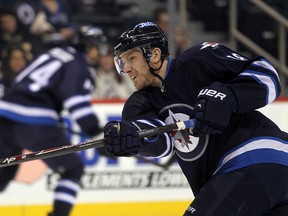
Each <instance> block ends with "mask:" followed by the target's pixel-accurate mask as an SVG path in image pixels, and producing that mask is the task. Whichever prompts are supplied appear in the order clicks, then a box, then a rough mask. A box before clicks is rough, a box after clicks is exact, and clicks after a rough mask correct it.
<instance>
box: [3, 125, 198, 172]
mask: <svg viewBox="0 0 288 216" xmlns="http://www.w3.org/2000/svg"><path fill="white" fill-rule="evenodd" d="M194 125H195V120H194V119H189V120H186V121H180V122H177V123H173V124H168V125H164V126H161V127H157V128H151V129H147V130H141V131H138V134H139V136H140V137H141V138H143V137H152V136H155V135H159V134H163V133H166V132H170V131H175V130H184V129H187V128H193V127H194ZM105 140H106V139H105V138H104V139H99V140H89V141H85V142H81V143H78V144H73V145H67V146H61V147H57V148H52V149H44V150H41V151H38V152H33V153H30V154H23V155H15V156H10V157H7V158H1V159H0V168H1V167H6V166H12V165H16V164H19V163H24V162H27V161H32V160H39V159H46V158H50V157H55V156H60V155H64V154H69V153H73V152H77V151H82V150H85V149H90V148H99V147H103V146H104V144H105Z"/></svg>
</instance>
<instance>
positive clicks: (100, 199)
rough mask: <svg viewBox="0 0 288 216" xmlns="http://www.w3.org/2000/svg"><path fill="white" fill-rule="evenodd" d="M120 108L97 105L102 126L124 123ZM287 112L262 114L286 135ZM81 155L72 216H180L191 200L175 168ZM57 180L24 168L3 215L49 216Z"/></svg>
mask: <svg viewBox="0 0 288 216" xmlns="http://www.w3.org/2000/svg"><path fill="white" fill-rule="evenodd" d="M122 107H123V102H119V101H118V102H117V101H113V102H107V101H105V102H103V101H102V102H99V101H98V102H94V108H95V112H96V113H97V114H98V116H99V118H100V122H101V124H104V123H105V122H106V121H108V120H109V121H110V120H116V119H120V117H121V110H122ZM287 110H288V101H286V100H282V101H280V102H276V103H273V104H271V105H269V106H268V107H265V108H262V109H261V111H262V112H263V113H264V114H266V115H267V116H269V117H270V118H272V119H273V120H274V121H275V122H276V123H277V124H278V125H279V126H280V128H281V129H283V130H286V131H288V124H287V119H288V112H287ZM66 120H67V125H68V126H69V127H70V128H71V129H73V130H74V131H78V130H79V127H78V126H77V125H75V124H74V123H72V122H71V121H69V119H66ZM70 138H71V140H72V142H73V143H79V142H80V141H83V140H85V139H84V138H81V137H79V136H77V135H71V134H70ZM100 138H101V137H100ZM80 155H81V157H82V159H83V161H84V163H85V174H84V176H83V178H82V185H83V188H82V190H81V191H80V194H79V196H78V202H77V204H76V206H75V208H74V211H73V214H72V216H83V215H91V214H92V215H98V216H102V215H103V216H110V215H111V216H112V215H113V216H114V215H117V216H122V215H123V216H124V215H125V216H162V215H165V216H170V215H171V216H177V215H182V214H183V212H184V211H185V209H186V207H187V206H188V205H189V203H190V202H191V200H193V194H192V192H191V190H190V188H189V186H188V183H187V181H186V179H185V177H184V175H183V174H182V172H181V170H180V169H179V167H178V165H177V163H174V164H173V165H172V166H171V167H170V168H169V169H168V170H163V169H162V168H159V167H156V166H154V165H152V164H150V163H147V162H143V161H141V160H139V159H136V158H118V159H116V160H114V159H107V158H106V157H103V156H100V155H99V153H98V152H97V150H96V149H89V150H85V151H83V152H81V153H80ZM166 161H167V159H161V160H159V161H158V162H159V163H165V162H166ZM57 178H58V176H57V175H56V174H54V173H51V171H50V170H48V169H47V168H46V167H45V165H43V163H41V161H36V162H28V163H24V164H22V165H21V169H20V171H19V173H18V175H17V181H14V182H12V183H11V184H10V185H9V187H8V188H7V190H6V191H5V192H4V193H2V194H0V201H1V202H0V215H3V216H6V215H13V216H36V215H37V216H42V215H43V216H44V215H46V214H47V212H48V211H49V210H50V208H51V202H52V199H53V188H54V187H55V184H56V182H57ZM24 182H26V183H24Z"/></svg>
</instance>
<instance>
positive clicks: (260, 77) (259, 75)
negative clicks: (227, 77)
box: [239, 59, 279, 104]
mask: <svg viewBox="0 0 288 216" xmlns="http://www.w3.org/2000/svg"><path fill="white" fill-rule="evenodd" d="M252 66H256V67H262V68H265V69H266V70H268V71H270V72H272V73H273V75H269V74H267V73H263V72H259V71H256V70H250V69H246V70H244V71H243V73H241V74H239V76H250V77H252V78H253V79H255V80H256V82H258V83H259V84H261V85H264V86H265V88H266V90H267V96H266V104H269V103H271V102H273V101H274V100H275V99H276V98H277V97H278V94H279V93H278V92H277V89H278V87H277V83H278V82H276V80H275V77H276V78H277V79H278V80H279V76H278V74H277V71H276V70H275V68H274V67H273V66H272V65H270V64H269V63H268V62H267V61H265V60H264V59H261V60H258V61H255V62H253V63H252Z"/></svg>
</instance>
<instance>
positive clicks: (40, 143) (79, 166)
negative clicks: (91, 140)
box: [0, 26, 102, 216]
mask: <svg viewBox="0 0 288 216" xmlns="http://www.w3.org/2000/svg"><path fill="white" fill-rule="evenodd" d="M58 36H59V35H58ZM58 36H57V38H53V37H51V40H49V45H50V46H53V45H57V46H56V47H53V48H51V49H50V50H49V51H47V52H45V53H44V54H42V55H40V56H39V57H38V58H36V59H35V60H34V61H33V62H32V63H31V64H29V65H28V66H27V67H26V68H25V69H24V70H23V71H22V72H21V73H20V74H19V75H18V76H17V77H16V78H15V80H14V82H13V83H12V84H11V86H10V87H9V88H8V89H7V90H6V91H5V94H4V97H3V98H2V99H1V100H0V128H1V130H0V157H7V156H9V155H10V156H11V155H19V154H21V152H22V150H23V149H29V150H31V151H40V150H42V149H47V148H48V149H49V148H54V147H59V146H64V145H69V143H70V141H69V140H68V138H67V136H66V135H65V133H64V131H62V129H60V127H58V126H59V121H60V113H61V111H62V110H63V109H66V110H68V111H69V112H70V116H71V118H72V119H73V120H75V121H76V122H77V123H78V124H79V126H80V127H81V129H82V130H83V131H84V132H85V133H86V134H87V135H90V136H93V135H97V134H99V133H100V132H101V131H102V130H101V128H100V126H99V122H98V118H97V116H96V115H95V113H94V112H93V109H92V105H91V103H90V99H91V91H92V90H93V86H94V83H93V80H94V79H93V77H92V74H91V73H90V71H89V65H88V63H87V62H86V59H85V57H84V56H85V55H84V51H85V49H86V48H87V47H86V45H87V43H93V41H96V42H97V41H98V37H99V34H98V31H97V28H96V27H93V26H82V27H81V28H80V29H79V30H77V31H76V32H75V33H74V34H73V35H71V36H70V37H63V38H62V37H58ZM47 42H48V41H47ZM60 45H61V46H60ZM44 162H45V163H46V164H47V165H48V167H49V168H51V169H52V170H53V171H54V172H57V173H59V175H60V180H59V181H58V184H57V185H56V188H55V193H54V205H53V211H52V212H51V213H50V214H49V215H51V216H68V215H69V213H70V211H71V209H72V207H73V205H74V203H75V201H76V196H77V193H78V191H79V189H80V178H81V176H82V174H83V168H84V165H83V163H82V160H81V158H80V157H79V155H78V154H76V153H74V154H68V155H65V156H61V157H54V158H50V159H45V160H44ZM16 171H17V166H11V167H7V168H2V169H0V191H3V190H4V189H5V188H6V186H7V185H8V183H9V182H10V181H11V180H12V179H13V177H14V176H15V173H16Z"/></svg>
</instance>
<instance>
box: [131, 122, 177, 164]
mask: <svg viewBox="0 0 288 216" xmlns="http://www.w3.org/2000/svg"><path fill="white" fill-rule="evenodd" d="M154 120H155V121H157V122H158V123H159V124H160V125H161V126H163V125H165V124H164V122H162V121H160V120H158V119H154ZM137 122H141V123H143V124H147V125H150V126H152V127H157V125H155V124H153V123H152V122H150V121H147V120H137V121H136V124H134V125H136V126H137ZM158 126H159V125H158ZM138 128H139V127H138ZM139 129H140V128H139ZM163 135H164V136H165V139H166V146H167V147H166V151H164V152H163V153H162V154H161V155H158V156H157V157H153V158H162V157H165V156H168V155H170V154H172V152H173V151H172V149H173V148H174V143H173V142H172V141H171V139H170V136H169V135H168V134H167V133H164V134H163Z"/></svg>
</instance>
